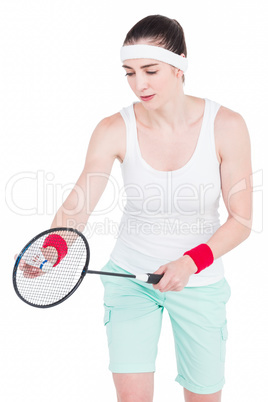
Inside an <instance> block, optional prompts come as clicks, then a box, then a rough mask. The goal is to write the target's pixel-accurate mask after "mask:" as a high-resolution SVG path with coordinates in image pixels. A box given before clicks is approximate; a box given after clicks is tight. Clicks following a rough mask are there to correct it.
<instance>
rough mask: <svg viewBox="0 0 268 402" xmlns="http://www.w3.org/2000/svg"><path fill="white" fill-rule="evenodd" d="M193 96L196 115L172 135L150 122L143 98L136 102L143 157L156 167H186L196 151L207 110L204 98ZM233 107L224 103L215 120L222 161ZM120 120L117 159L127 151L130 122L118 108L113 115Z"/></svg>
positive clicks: (135, 109) (162, 169)
mask: <svg viewBox="0 0 268 402" xmlns="http://www.w3.org/2000/svg"><path fill="white" fill-rule="evenodd" d="M191 98H193V104H194V105H195V106H194V108H193V109H195V110H193V116H194V117H193V119H192V122H191V123H189V126H188V127H187V129H184V130H183V131H182V130H180V132H178V133H177V134H176V133H170V135H166V136H163V133H160V132H159V133H157V132H156V130H155V129H154V130H152V129H151V128H150V127H148V126H146V125H145V124H144V123H143V122H144V118H143V115H142V107H143V106H142V105H141V102H139V103H136V104H134V113H135V116H136V125H137V134H138V142H139V148H140V152H141V155H142V158H143V159H144V160H145V161H146V162H147V163H148V164H149V165H150V166H152V167H153V168H154V169H156V170H161V171H172V170H177V169H180V168H181V167H183V166H184V165H185V164H186V163H187V162H188V161H189V160H190V158H191V156H192V155H193V153H194V150H195V147H196V144H197V141H198V137H199V133H200V129H201V125H202V120H203V114H204V100H203V99H202V98H195V97H191ZM232 113H235V112H233V111H232V110H230V109H228V108H226V107H224V106H221V107H220V109H219V110H218V113H217V115H216V118H215V122H214V136H215V151H216V155H217V159H218V161H219V163H221V161H222V158H221V142H222V141H224V135H223V134H224V123H225V120H226V119H227V118H228V116H230V114H232ZM110 117H111V118H112V119H113V120H114V119H115V120H116V124H117V125H118V131H117V134H118V136H117V138H118V139H119V141H118V153H117V157H116V158H117V159H118V160H119V161H120V162H121V163H122V162H123V160H124V157H125V153H126V126H125V123H124V120H123V118H122V116H121V114H120V113H119V112H118V113H116V114H114V115H112V116H110Z"/></svg>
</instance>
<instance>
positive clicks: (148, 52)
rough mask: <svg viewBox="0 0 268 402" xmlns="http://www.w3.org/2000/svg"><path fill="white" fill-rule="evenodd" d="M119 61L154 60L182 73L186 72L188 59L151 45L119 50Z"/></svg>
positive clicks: (131, 46) (127, 47) (124, 47)
mask: <svg viewBox="0 0 268 402" xmlns="http://www.w3.org/2000/svg"><path fill="white" fill-rule="evenodd" d="M120 58H121V61H122V62H123V61H125V60H128V59H155V60H160V61H163V62H165V63H168V64H171V65H172V66H174V67H177V68H179V69H180V70H182V71H183V72H185V71H186V70H187V67H188V59H187V58H186V57H183V56H180V55H179V54H176V53H174V52H171V51H170V50H167V49H164V48H163V47H159V46H152V45H129V46H122V47H121V49H120Z"/></svg>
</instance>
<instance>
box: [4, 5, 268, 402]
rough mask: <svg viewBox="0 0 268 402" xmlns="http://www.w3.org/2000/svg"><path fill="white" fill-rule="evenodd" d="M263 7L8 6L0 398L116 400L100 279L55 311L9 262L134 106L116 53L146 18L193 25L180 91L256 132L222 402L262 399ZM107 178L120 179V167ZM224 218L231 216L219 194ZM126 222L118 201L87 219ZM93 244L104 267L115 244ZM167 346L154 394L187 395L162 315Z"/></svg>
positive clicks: (265, 363) (233, 277)
mask: <svg viewBox="0 0 268 402" xmlns="http://www.w3.org/2000/svg"><path fill="white" fill-rule="evenodd" d="M267 10H268V8H267V6H266V2H265V1H255V2H252V1H248V0H243V1H241V0H239V1H238V0H236V1H231V0H226V1H224V2H223V1H222V2H219V1H209V0H203V1H202V2H200V1H197V0H196V1H187V2H186V1H176V2H174V1H169V0H166V1H165V2H163V1H157V0H154V1H147V2H145V1H144V0H143V1H140V0H138V1H137V0H135V1H131V0H129V1H126V0H124V1H122V0H120V1H113V2H111V1H108V0H106V1H98V2H90V1H86V0H75V1H70V0H53V1H51V0H46V1H40V0H32V1H30V0H28V1H26V0H18V1H14V0H2V1H1V2H0V55H1V56H0V57H1V64H0V66H1V74H0V85H1V87H0V102H1V103H0V113H1V115H0V124H1V148H0V149H1V172H0V173H1V211H2V215H1V216H2V229H3V232H2V235H1V259H2V264H1V270H2V274H3V275H2V277H1V289H0V298H1V303H0V306H1V320H0V323H1V332H0V337H1V339H0V345H1V356H0V365H1V367H0V369H1V373H0V379H1V386H0V399H1V400H2V401H5V402H13V401H16V402H17V401H22V402H24V401H27V402H32V401H38V402H44V401H50V402H63V401H64V402H67V401H74V400H78V401H80V402H86V401H94V402H95V401H96V402H97V401H111V402H112V401H116V397H115V389H114V385H113V381H112V374H111V373H110V371H108V347H107V342H106V333H105V327H104V325H103V286H102V283H101V281H100V277H99V276H98V275H90V276H89V275H88V276H87V277H86V278H85V279H84V281H83V283H82V285H81V287H80V288H79V289H78V290H77V292H75V294H74V295H73V296H72V297H71V298H70V299H68V300H67V301H66V302H65V303H63V304H61V305H59V306H57V307H54V308H51V309H43V310H41V309H35V308H32V307H30V306H28V305H27V304H25V303H23V302H22V301H21V300H20V299H19V298H18V297H17V296H16V294H15V292H14V290H13V286H12V270H13V264H14V260H13V256H14V254H15V253H16V252H19V251H20V250H21V248H22V247H23V246H24V244H25V243H26V242H28V240H30V239H31V238H32V237H33V236H34V235H36V234H37V233H39V232H40V231H43V230H46V229H47V228H49V227H50V224H51V221H52V219H53V217H54V213H55V212H56V208H58V207H59V206H60V205H61V203H62V201H63V199H64V198H65V197H66V196H67V194H68V192H69V191H70V189H71V187H72V185H73V184H74V183H75V181H76V180H77V178H78V175H79V174H80V171H81V169H82V167H83V163H84V158H85V153H86V149H87V146H88V142H89V139H90V136H91V133H92V131H93V130H94V128H95V127H96V125H97V124H98V122H99V121H100V120H101V119H103V118H104V117H105V116H109V115H112V114H114V113H116V112H118V111H119V110H120V109H121V108H122V107H123V106H128V105H129V104H130V103H131V102H132V101H136V100H138V99H137V98H136V97H135V95H134V94H133V92H132V91H131V89H130V88H129V86H128V83H127V78H126V77H125V76H124V70H123V69H122V67H121V62H120V58H119V49H120V47H121V45H122V43H123V40H124V38H125V35H126V34H127V32H128V31H129V29H130V28H131V27H132V26H133V25H134V24H135V23H136V22H137V21H139V20H140V19H142V18H144V17H146V16H147V15H151V14H162V15H165V16H167V17H169V18H175V19H177V20H178V21H179V22H180V24H181V25H182V27H183V29H184V32H185V37H186V43H187V48H188V59H189V68H188V70H187V72H186V84H185V87H184V92H185V93H186V94H189V95H193V96H198V97H207V98H210V99H212V100H215V101H217V102H219V103H220V104H222V105H224V106H226V107H228V108H230V109H232V110H234V111H237V112H239V113H240V114H241V115H242V116H243V117H244V119H245V121H246V123H247V126H248V129H249V132H250V137H251V147H252V167H253V173H254V175H253V176H254V187H253V190H254V225H253V231H252V234H251V236H250V237H249V238H248V239H247V240H246V241H245V242H244V243H242V244H241V245H239V246H238V247H237V248H235V249H234V250H232V251H231V252H229V253H228V254H227V255H225V256H224V257H223V262H224V265H225V272H226V278H227V280H228V282H229V284H230V286H231V289H232V296H231V298H230V300H229V302H228V304H227V314H228V329H229V339H228V343H227V357H226V385H225V386H224V390H223V401H226V402H227V401H228V402H236V401H238V400H239V401H243V402H252V401H264V400H266V398H267V392H268V382H267V373H268V353H267V352H268V351H267V348H268V347H267V315H268V314H267V313H268V308H267V306H268V304H267V303H268V297H267V282H268V273H267V257H266V249H267V242H266V243H265V242H264V239H265V238H266V239H267V217H266V216H265V210H264V206H265V203H266V201H265V200H266V197H265V186H264V183H265V182H267V175H266V170H265V168H267V140H266V137H267V106H268V105H267V91H268V80H267V76H268V75H267V74H268V67H267V55H266V51H267V48H268V43H267V42H268V41H267V38H268V28H267V18H268V11H267ZM19 175H21V176H19ZM111 176H113V177H114V178H115V179H116V180H117V182H118V183H119V184H120V186H122V178H121V172H120V166H119V161H115V164H114V166H113V170H112V173H111ZM23 177H24V179H22V178H23ZM26 177H28V178H26ZM37 177H38V181H37ZM18 179H20V180H18ZM37 182H38V186H37ZM14 183H15V184H14ZM5 192H6V199H5V197H4V193H5ZM111 196H112V187H111V186H110V185H109V184H108V185H107V187H106V189H105V191H104V193H103V195H102V197H101V199H100V201H99V204H98V205H97V208H96V210H98V211H101V210H102V209H103V208H107V206H109V203H110V201H111ZM37 207H38V208H37ZM31 210H32V211H31ZM30 213H31V214H30ZM220 213H221V222H222V223H224V221H225V219H226V209H225V207H224V205H223V203H222V202H221V208H220ZM29 214H30V215H29ZM120 217H121V210H120V209H119V208H118V207H115V208H113V210H112V211H110V213H109V214H107V215H105V216H104V214H101V215H99V216H92V217H90V221H89V224H92V225H93V224H94V222H96V223H97V222H104V221H105V218H106V219H108V220H110V221H113V222H117V223H119V221H120ZM265 218H266V221H265ZM265 223H266V224H265ZM88 240H89V244H90V248H91V261H90V268H91V269H96V270H98V269H101V268H102V267H103V265H104V264H105V263H106V262H107V261H108V258H109V255H110V252H111V250H112V248H113V246H114V243H115V241H116V238H115V236H114V235H113V234H112V233H109V232H108V231H107V232H106V233H100V234H97V233H94V230H93V232H92V233H91V235H90V236H88ZM130 347H131V345H130ZM158 350H159V351H158V357H157V361H156V373H155V397H154V401H155V402H162V401H163V400H167V401H170V402H172V401H183V391H182V390H183V389H182V387H181V386H180V385H179V384H178V383H176V382H175V381H174V379H175V377H176V375H177V372H176V362H175V353H174V344H173V338H172V332H171V324H170V321H169V318H168V314H167V313H166V312H165V313H164V317H163V326H162V332H161V337H160V341H159V349H158Z"/></svg>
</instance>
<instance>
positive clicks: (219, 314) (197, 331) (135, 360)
mask: <svg viewBox="0 0 268 402" xmlns="http://www.w3.org/2000/svg"><path fill="white" fill-rule="evenodd" d="M101 270H102V271H109V272H120V273H129V272H128V271H126V270H124V269H122V268H121V267H119V266H118V265H116V264H115V263H114V262H113V261H111V260H109V261H108V262H107V264H106V265H105V266H104V267H103V268H102V269H101ZM100 278H101V281H102V283H103V286H104V325H105V326H106V334H107V341H108V349H109V357H110V362H109V367H108V369H109V370H110V371H112V372H113V373H141V372H142V373H143V372H155V361H156V357H157V348H158V340H159V336H160V331H161V325H162V317H163V311H164V308H166V309H167V312H168V314H169V317H170V320H171V325H172V330H173V335H174V345H175V353H176V361H177V370H178V371H177V376H176V378H175V381H177V382H178V383H179V384H181V385H182V386H183V387H185V388H186V389H188V390H189V391H191V392H194V393H197V394H212V393H214V392H217V391H219V390H221V389H222V387H223V385H224V383H225V379H224V362H225V350H226V340H227V337H228V331H227V320H226V303H227V301H228V300H229V298H230V295H231V290H230V286H229V284H228V282H227V281H226V279H225V278H223V279H221V280H220V281H218V282H216V283H213V284H212V285H207V286H198V287H185V288H184V289H183V290H182V291H180V292H174V291H169V292H160V291H159V290H156V289H154V288H153V285H151V284H148V283H145V282H141V281H139V280H137V279H132V278H121V277H116V276H108V275H100Z"/></svg>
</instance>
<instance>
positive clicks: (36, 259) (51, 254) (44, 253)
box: [14, 247, 58, 278]
mask: <svg viewBox="0 0 268 402" xmlns="http://www.w3.org/2000/svg"><path fill="white" fill-rule="evenodd" d="M14 258H15V260H16V259H17V258H18V254H16V255H15V256H14ZM57 258H58V253H57V251H56V250H55V248H54V247H47V248H43V247H42V248H41V249H40V253H38V254H36V256H33V257H31V258H30V260H26V259H25V258H21V260H20V262H19V265H18V268H19V269H20V270H21V271H23V276H24V277H25V278H37V277H38V276H41V275H45V274H46V271H45V270H44V271H43V270H42V269H41V268H40V266H41V264H42V263H43V261H44V260H47V261H48V262H49V263H50V264H51V265H53V264H54V263H55V262H56V260H57ZM44 266H45V265H44Z"/></svg>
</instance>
